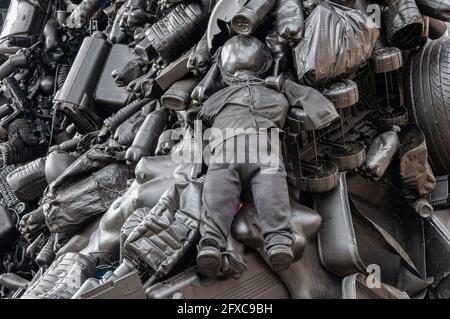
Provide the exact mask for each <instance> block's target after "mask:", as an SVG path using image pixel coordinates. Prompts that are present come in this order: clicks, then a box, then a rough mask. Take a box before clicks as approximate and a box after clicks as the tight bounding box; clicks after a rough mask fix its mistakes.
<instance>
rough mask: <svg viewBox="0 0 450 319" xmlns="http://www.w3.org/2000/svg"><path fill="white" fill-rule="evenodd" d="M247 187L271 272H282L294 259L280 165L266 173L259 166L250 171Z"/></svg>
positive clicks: (263, 168)
mask: <svg viewBox="0 0 450 319" xmlns="http://www.w3.org/2000/svg"><path fill="white" fill-rule="evenodd" d="M250 186H251V191H252V195H253V201H254V203H255V207H256V210H257V212H258V217H259V220H260V223H261V232H262V235H263V237H264V246H265V248H266V251H267V252H268V255H269V259H270V261H271V264H272V268H274V269H275V270H282V269H286V268H287V267H289V265H290V263H291V262H292V260H293V258H294V256H293V253H292V250H291V248H290V247H291V245H292V243H293V240H294V238H295V237H294V235H293V233H292V229H291V225H290V221H291V216H292V213H291V207H290V203H289V192H288V187H287V181H286V171H285V169H284V165H283V164H282V162H281V163H280V165H279V167H271V168H270V169H267V167H265V166H264V165H263V166H260V167H259V168H258V169H256V170H255V171H254V173H253V175H252V177H251V181H250Z"/></svg>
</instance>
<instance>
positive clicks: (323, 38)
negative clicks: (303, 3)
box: [294, 1, 379, 85]
mask: <svg viewBox="0 0 450 319" xmlns="http://www.w3.org/2000/svg"><path fill="white" fill-rule="evenodd" d="M378 36H379V31H378V28H377V25H376V24H375V23H374V22H373V21H372V20H371V19H370V18H369V17H367V16H365V15H364V14H363V13H361V12H360V11H358V10H353V9H350V8H347V7H344V6H341V5H338V4H334V3H326V2H324V1H319V4H318V6H317V7H316V8H315V9H314V10H313V11H312V12H311V14H310V15H309V17H308V19H307V20H306V30H305V36H304V40H303V41H301V42H300V43H299V44H298V45H297V47H296V48H295V49H294V54H295V57H294V61H295V64H296V69H297V75H298V78H299V79H304V80H305V81H306V82H308V83H309V84H315V85H321V84H325V83H327V82H330V81H332V80H334V79H336V78H340V77H342V76H344V75H348V74H349V73H352V72H354V71H356V70H357V69H358V68H359V67H360V65H361V64H362V63H364V62H365V61H366V60H367V59H368V58H369V57H370V55H371V54H372V51H373V48H374V45H375V42H376V40H377V39H378Z"/></svg>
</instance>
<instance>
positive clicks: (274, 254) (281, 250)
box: [267, 245, 294, 271]
mask: <svg viewBox="0 0 450 319" xmlns="http://www.w3.org/2000/svg"><path fill="white" fill-rule="evenodd" d="M267 255H268V256H269V261H270V265H271V267H272V270H273V271H281V270H286V269H288V268H289V266H290V265H291V264H292V261H293V260H294V253H293V252H292V249H291V247H289V246H286V245H274V246H272V247H271V248H270V249H269V250H268V252H267Z"/></svg>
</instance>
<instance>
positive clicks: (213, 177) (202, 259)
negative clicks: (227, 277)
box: [197, 164, 241, 276]
mask: <svg viewBox="0 0 450 319" xmlns="http://www.w3.org/2000/svg"><path fill="white" fill-rule="evenodd" d="M240 195H241V181H240V177H239V174H238V172H237V171H236V170H235V169H234V166H233V165H230V164H211V165H210V167H209V168H208V172H207V173H206V179H205V185H204V188H203V205H204V211H203V214H202V219H201V223H200V233H201V236H202V238H201V240H200V244H199V253H198V256H197V266H198V268H199V271H200V273H202V274H203V275H205V276H214V275H216V274H217V272H218V271H219V269H220V266H221V265H220V263H221V260H220V251H221V250H222V251H223V250H225V249H226V245H227V237H228V234H229V233H230V228H231V223H232V221H233V217H234V215H235V212H236V209H237V207H238V205H239V201H240Z"/></svg>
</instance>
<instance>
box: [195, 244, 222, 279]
mask: <svg viewBox="0 0 450 319" xmlns="http://www.w3.org/2000/svg"><path fill="white" fill-rule="evenodd" d="M197 267H198V271H199V273H200V274H202V275H203V276H205V277H215V276H217V274H218V273H219V271H220V267H221V255H220V250H219V247H218V245H217V246H215V245H211V244H207V243H205V244H204V245H203V246H202V247H201V248H200V249H199V251H198V254H197Z"/></svg>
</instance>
